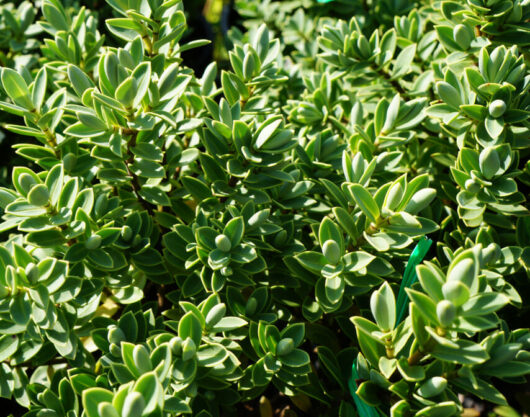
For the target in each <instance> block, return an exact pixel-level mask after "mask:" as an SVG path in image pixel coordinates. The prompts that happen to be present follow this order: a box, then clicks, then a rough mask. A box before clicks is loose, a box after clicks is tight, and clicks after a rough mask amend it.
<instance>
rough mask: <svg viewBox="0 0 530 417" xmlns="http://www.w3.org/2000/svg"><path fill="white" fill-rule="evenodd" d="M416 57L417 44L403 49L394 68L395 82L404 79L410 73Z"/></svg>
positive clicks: (393, 77)
mask: <svg viewBox="0 0 530 417" xmlns="http://www.w3.org/2000/svg"><path fill="white" fill-rule="evenodd" d="M414 55H416V44H415V43H413V44H411V45H409V46H406V47H405V48H403V50H402V51H401V52H400V53H399V55H398V56H397V58H396V60H395V61H394V66H393V67H392V79H393V80H396V79H399V78H401V77H403V76H404V75H405V74H407V73H408V72H409V71H410V69H411V64H412V61H413V60H414Z"/></svg>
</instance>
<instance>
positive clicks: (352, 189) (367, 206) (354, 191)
mask: <svg viewBox="0 0 530 417" xmlns="http://www.w3.org/2000/svg"><path fill="white" fill-rule="evenodd" d="M347 189H348V191H349V193H350V195H351V196H352V198H353V199H354V200H355V202H356V203H357V205H358V206H359V208H360V209H361V210H362V212H363V213H364V214H365V215H366V217H368V218H369V219H370V220H371V221H372V222H377V219H378V218H379V216H380V212H379V206H378V205H377V203H376V202H375V200H374V198H373V197H372V195H371V194H370V193H369V192H368V191H367V190H366V189H365V188H364V187H363V186H361V185H359V184H349V185H348V186H347Z"/></svg>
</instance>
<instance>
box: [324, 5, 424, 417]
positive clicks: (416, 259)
mask: <svg viewBox="0 0 530 417" xmlns="http://www.w3.org/2000/svg"><path fill="white" fill-rule="evenodd" d="M324 1H326V0H319V2H320V3H322V2H324ZM327 1H331V0H327ZM327 1H326V2H327ZM431 245H432V240H431V239H428V238H426V237H422V238H421V239H420V240H419V241H418V243H417V245H416V247H415V248H414V250H413V251H412V253H411V254H410V257H409V260H408V261H407V266H406V267H405V273H404V274H403V279H402V281H401V287H400V288H399V293H398V298H397V306H396V309H397V323H400V322H401V321H402V320H403V317H404V315H405V311H406V310H407V306H408V304H409V298H408V296H407V293H406V291H405V288H409V287H410V286H411V285H412V284H414V282H416V280H417V279H418V276H417V274H416V266H417V265H419V264H420V263H421V261H422V260H423V258H424V257H425V255H426V254H427V252H428V251H429V249H430V247H431ZM358 378H359V374H358V373H357V360H354V361H353V364H352V367H351V377H350V379H349V380H348V389H349V390H350V394H351V396H352V398H353V401H354V402H355V405H356V406H357V412H358V413H359V416H360V417H379V413H378V411H377V409H376V408H375V407H372V406H369V405H368V404H366V403H365V402H364V401H363V400H361V399H360V398H359V396H358V395H357V393H356V391H357V383H356V382H355V381H356V380H357V379H358Z"/></svg>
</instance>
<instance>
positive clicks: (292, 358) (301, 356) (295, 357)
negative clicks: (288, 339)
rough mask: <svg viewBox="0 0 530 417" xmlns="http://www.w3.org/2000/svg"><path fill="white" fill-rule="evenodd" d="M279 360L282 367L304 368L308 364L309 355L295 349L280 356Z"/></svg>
mask: <svg viewBox="0 0 530 417" xmlns="http://www.w3.org/2000/svg"><path fill="white" fill-rule="evenodd" d="M279 359H280V362H281V363H283V364H284V365H287V366H292V367H294V368H299V367H301V366H305V365H307V364H309V362H310V359H309V355H308V354H307V352H306V351H305V350H302V349H295V350H293V351H292V352H291V353H288V354H287V355H282V356H280V357H279Z"/></svg>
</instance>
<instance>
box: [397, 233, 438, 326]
mask: <svg viewBox="0 0 530 417" xmlns="http://www.w3.org/2000/svg"><path fill="white" fill-rule="evenodd" d="M431 245H432V240H431V239H428V238H426V237H422V238H421V239H420V240H419V241H418V244H417V245H416V247H415V248H414V250H413V251H412V253H411V254H410V257H409V260H408V262H407V266H406V267H405V273H404V274H403V279H402V280H401V287H400V288H399V293H398V298H397V304H396V309H397V323H398V324H399V323H401V321H402V320H403V317H404V316H405V312H406V311H407V306H408V305H409V298H408V296H407V293H406V291H405V288H409V287H410V286H412V284H414V283H415V282H416V280H417V279H418V275H417V274H416V266H418V265H419V264H420V263H421V261H423V258H424V257H425V255H426V254H427V252H428V251H429V248H430V247H431Z"/></svg>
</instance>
